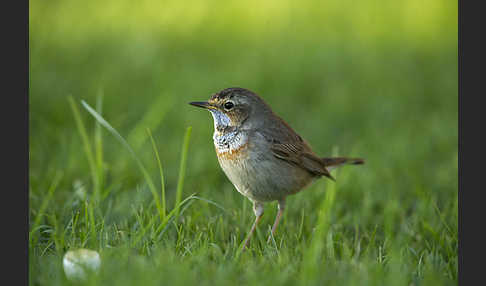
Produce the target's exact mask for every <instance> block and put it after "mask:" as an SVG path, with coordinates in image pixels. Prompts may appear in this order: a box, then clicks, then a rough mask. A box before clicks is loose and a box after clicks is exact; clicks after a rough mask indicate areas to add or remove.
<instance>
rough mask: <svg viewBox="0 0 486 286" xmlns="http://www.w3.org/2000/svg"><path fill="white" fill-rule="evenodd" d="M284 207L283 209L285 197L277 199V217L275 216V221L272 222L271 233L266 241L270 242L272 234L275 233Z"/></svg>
mask: <svg viewBox="0 0 486 286" xmlns="http://www.w3.org/2000/svg"><path fill="white" fill-rule="evenodd" d="M284 209H285V198H283V199H281V200H279V201H278V213H277V217H275V222H274V223H273V227H272V234H271V235H270V236H269V237H268V240H267V243H268V242H270V240H271V239H272V236H273V235H274V234H275V230H276V229H277V226H278V223H279V222H280V218H282V214H283V211H284Z"/></svg>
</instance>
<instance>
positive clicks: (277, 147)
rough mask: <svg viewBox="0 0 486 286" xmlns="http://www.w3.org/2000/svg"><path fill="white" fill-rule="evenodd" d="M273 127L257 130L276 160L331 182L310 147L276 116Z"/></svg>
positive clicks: (323, 165)
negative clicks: (265, 140) (326, 178)
mask: <svg viewBox="0 0 486 286" xmlns="http://www.w3.org/2000/svg"><path fill="white" fill-rule="evenodd" d="M276 118H277V120H275V121H273V124H272V125H273V126H268V125H267V126H266V127H265V128H262V130H259V132H260V133H262V134H263V136H264V137H265V138H267V140H268V141H269V142H270V143H271V146H270V150H271V151H272V152H273V155H274V156H275V157H276V158H279V159H281V160H285V161H287V162H289V163H292V164H295V165H296V166H298V167H301V168H303V169H305V170H307V171H308V172H310V173H311V174H313V175H315V176H326V177H328V178H330V179H332V180H334V178H333V177H332V176H331V174H330V173H329V171H328V170H327V169H326V165H325V164H324V162H323V161H322V160H321V159H320V158H319V157H318V156H317V155H316V154H314V152H313V151H312V149H311V147H310V146H309V144H307V142H305V141H304V140H303V139H302V137H300V136H299V135H298V134H297V133H296V132H295V131H294V130H293V129H292V128H291V127H290V126H289V125H288V124H287V123H286V122H285V121H283V120H282V119H281V118H280V117H278V116H276Z"/></svg>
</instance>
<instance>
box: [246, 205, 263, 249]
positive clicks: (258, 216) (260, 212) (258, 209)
mask: <svg viewBox="0 0 486 286" xmlns="http://www.w3.org/2000/svg"><path fill="white" fill-rule="evenodd" d="M253 212H254V213H255V217H256V218H255V222H254V223H253V226H252V227H251V230H250V233H249V234H248V236H247V237H246V239H245V244H244V246H243V250H245V249H246V248H247V247H248V242H250V238H251V236H252V234H253V232H254V231H255V229H256V226H257V224H258V222H259V221H260V219H261V218H262V216H263V204H262V203H259V202H253Z"/></svg>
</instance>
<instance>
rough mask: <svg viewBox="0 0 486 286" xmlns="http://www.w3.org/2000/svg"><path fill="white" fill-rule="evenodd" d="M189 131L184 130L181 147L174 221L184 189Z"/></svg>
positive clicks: (190, 129)
mask: <svg viewBox="0 0 486 286" xmlns="http://www.w3.org/2000/svg"><path fill="white" fill-rule="evenodd" d="M191 131H192V127H191V126H189V127H188V128H187V129H186V134H185V136H184V143H183V146H182V155H181V165H180V168H179V180H178V182H177V190H176V200H175V208H176V209H175V210H176V214H175V218H176V220H177V218H178V217H179V205H180V201H181V198H182V189H183V187H184V176H185V175H186V162H187V150H188V149H189V139H190V137H191Z"/></svg>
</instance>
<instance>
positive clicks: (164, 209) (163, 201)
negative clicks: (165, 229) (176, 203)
mask: <svg viewBox="0 0 486 286" xmlns="http://www.w3.org/2000/svg"><path fill="white" fill-rule="evenodd" d="M147 133H148V136H149V137H150V141H151V142H152V149H153V150H154V153H155V158H156V159H157V164H158V166H159V172H160V192H161V200H162V214H163V215H164V217H163V219H165V214H166V205H165V183H164V171H163V169H162V164H161V163H160V157H159V152H158V151H157V146H156V145H155V141H154V138H153V136H152V132H150V129H149V128H147Z"/></svg>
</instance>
